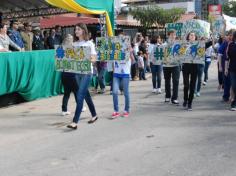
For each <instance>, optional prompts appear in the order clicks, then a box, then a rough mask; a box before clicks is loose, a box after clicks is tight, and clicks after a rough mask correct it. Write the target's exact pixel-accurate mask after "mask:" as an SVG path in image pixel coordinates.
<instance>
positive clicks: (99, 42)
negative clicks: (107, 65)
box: [96, 36, 130, 61]
mask: <svg viewBox="0 0 236 176" xmlns="http://www.w3.org/2000/svg"><path fill="white" fill-rule="evenodd" d="M96 48H97V60H98V61H113V60H129V59H130V51H129V48H130V37H128V36H115V37H97V38H96Z"/></svg>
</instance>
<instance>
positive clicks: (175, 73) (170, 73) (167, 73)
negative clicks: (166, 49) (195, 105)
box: [163, 30, 180, 105]
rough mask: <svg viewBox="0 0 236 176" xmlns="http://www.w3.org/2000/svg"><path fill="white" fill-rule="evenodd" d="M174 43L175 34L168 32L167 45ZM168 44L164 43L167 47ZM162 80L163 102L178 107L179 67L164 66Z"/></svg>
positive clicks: (171, 31)
mask: <svg viewBox="0 0 236 176" xmlns="http://www.w3.org/2000/svg"><path fill="white" fill-rule="evenodd" d="M175 41H176V32H175V31H174V30H170V31H169V32H168V43H170V44H171V43H174V42H175ZM168 43H165V44H164V46H165V45H167V44H168ZM163 72H164V79H165V93H166V95H165V102H166V103H169V102H170V100H171V103H172V104H174V105H179V101H178V91H179V77H180V65H179V64H178V65H164V68H163ZM171 78H172V84H173V92H172V96H171Z"/></svg>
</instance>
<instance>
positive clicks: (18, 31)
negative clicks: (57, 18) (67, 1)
mask: <svg viewBox="0 0 236 176" xmlns="http://www.w3.org/2000/svg"><path fill="white" fill-rule="evenodd" d="M62 41H63V37H62V31H61V27H60V26H56V27H55V28H53V29H50V31H48V30H44V31H42V30H40V28H39V27H35V28H33V27H32V24H31V23H23V24H22V23H20V22H19V21H17V20H12V21H10V24H9V25H8V23H1V25H0V51H1V52H8V51H32V50H44V49H54V45H61V44H62Z"/></svg>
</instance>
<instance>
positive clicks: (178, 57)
mask: <svg viewBox="0 0 236 176" xmlns="http://www.w3.org/2000/svg"><path fill="white" fill-rule="evenodd" d="M153 49H154V52H152V54H153V55H152V57H153V58H155V59H156V60H155V65H161V64H163V65H165V66H175V65H179V64H181V63H193V64H204V63H205V42H204V41H196V42H193V43H190V42H187V41H182V40H180V41H175V42H173V43H165V44H163V45H161V46H154V48H153Z"/></svg>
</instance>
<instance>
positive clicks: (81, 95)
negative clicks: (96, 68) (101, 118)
mask: <svg viewBox="0 0 236 176" xmlns="http://www.w3.org/2000/svg"><path fill="white" fill-rule="evenodd" d="M90 80H91V75H84V74H76V81H77V85H78V90H77V92H76V110H75V116H74V118H73V122H75V123H78V121H79V119H80V115H81V112H82V109H83V103H84V99H85V101H86V103H87V105H88V108H89V110H90V113H91V115H92V117H95V116H96V115H97V113H96V110H95V106H94V104H93V100H92V98H91V96H90V93H89V90H88V88H89V85H90Z"/></svg>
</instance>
